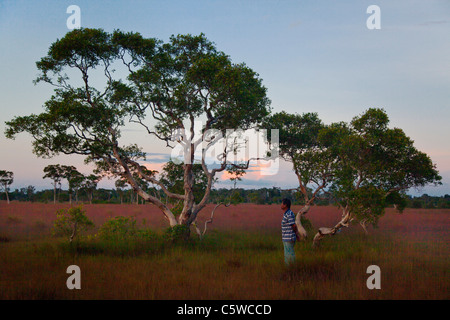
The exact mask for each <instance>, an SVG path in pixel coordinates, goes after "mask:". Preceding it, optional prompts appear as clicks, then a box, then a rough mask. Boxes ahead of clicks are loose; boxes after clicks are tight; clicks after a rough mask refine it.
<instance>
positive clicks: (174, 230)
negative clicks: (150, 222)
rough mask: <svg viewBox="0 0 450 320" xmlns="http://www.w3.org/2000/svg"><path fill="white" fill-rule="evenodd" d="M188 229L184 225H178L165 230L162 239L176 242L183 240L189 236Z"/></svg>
mask: <svg viewBox="0 0 450 320" xmlns="http://www.w3.org/2000/svg"><path fill="white" fill-rule="evenodd" d="M189 231H190V230H189V227H188V226H186V225H182V224H178V225H176V226H173V227H170V228H168V229H166V232H165V234H164V237H165V239H166V240H168V241H172V242H177V241H180V240H185V239H186V238H187V237H188V235H189Z"/></svg>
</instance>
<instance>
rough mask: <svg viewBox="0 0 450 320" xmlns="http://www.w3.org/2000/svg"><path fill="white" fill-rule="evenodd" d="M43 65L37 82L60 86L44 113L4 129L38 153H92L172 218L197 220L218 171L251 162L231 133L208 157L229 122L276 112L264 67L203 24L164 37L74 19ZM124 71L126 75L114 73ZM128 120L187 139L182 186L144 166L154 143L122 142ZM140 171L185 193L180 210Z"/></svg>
mask: <svg viewBox="0 0 450 320" xmlns="http://www.w3.org/2000/svg"><path fill="white" fill-rule="evenodd" d="M37 67H38V69H39V71H40V72H41V73H40V75H39V77H38V78H37V80H36V82H42V81H44V82H47V83H50V84H52V85H54V86H55V90H54V95H53V96H52V97H51V98H50V99H49V100H48V101H47V102H46V103H45V105H44V108H45V110H44V112H42V113H41V114H38V115H34V114H33V115H30V116H24V117H16V118H14V119H13V120H12V121H9V122H7V129H6V136H7V137H9V138H13V137H14V136H15V135H16V134H18V133H20V132H23V131H25V132H28V133H30V134H31V135H32V136H33V139H34V140H33V147H34V152H35V153H36V154H37V155H38V156H42V157H51V156H54V155H58V154H61V153H63V154H81V155H84V156H86V157H87V159H88V161H92V162H95V163H97V164H98V165H99V168H102V169H104V170H107V171H108V172H109V173H110V174H114V175H116V176H120V177H123V178H124V179H126V180H127V182H128V183H129V184H130V185H131V187H132V188H133V189H134V190H135V191H136V192H137V193H138V194H139V195H140V196H141V197H142V198H144V199H145V200H147V201H149V202H151V203H153V204H155V205H156V206H158V208H159V209H160V210H161V212H162V213H163V214H164V216H165V217H166V218H167V219H168V221H169V223H170V225H171V226H175V225H177V224H183V225H186V226H190V224H191V223H192V222H193V221H195V219H196V217H197V214H198V212H199V211H200V210H201V209H202V208H204V206H205V205H206V203H207V201H208V199H209V195H210V190H211V187H212V184H213V181H214V178H215V176H216V175H217V174H218V173H219V172H222V171H224V170H227V169H229V168H230V167H233V166H235V167H236V166H240V167H243V168H245V167H247V166H248V161H247V162H245V163H243V164H241V163H236V162H233V161H230V160H231V158H230V155H231V153H232V152H233V151H234V148H233V147H232V146H231V145H230V144H229V143H224V144H223V148H222V150H221V152H219V156H218V157H216V160H217V162H216V164H215V165H214V166H211V165H208V161H207V158H206V157H207V154H208V149H209V148H212V147H213V146H217V143H218V142H219V141H220V138H222V139H225V140H226V137H227V135H226V134H225V133H226V129H237V128H240V129H243V130H245V129H248V128H250V127H252V126H255V125H257V124H258V123H259V122H260V121H261V119H262V118H263V117H265V116H266V115H268V114H269V112H270V108H269V104H270V101H269V99H268V98H267V97H266V88H265V87H264V86H263V85H262V81H261V79H260V78H259V76H258V75H257V74H256V73H255V72H254V71H253V70H252V69H250V68H249V67H247V66H246V65H245V64H243V63H241V64H236V63H233V62H232V61H231V59H230V57H228V56H227V55H225V54H224V53H223V52H220V51H218V50H217V49H216V47H215V45H214V44H213V43H212V42H210V41H209V40H208V39H207V38H206V37H205V36H204V35H203V34H201V35H199V36H192V35H178V36H172V37H171V38H170V40H169V41H168V42H167V43H163V42H162V41H160V40H157V39H153V38H144V37H143V36H141V35H140V34H139V33H124V32H121V31H115V32H114V33H107V32H105V31H103V30H101V29H76V30H73V31H71V32H69V33H67V34H66V35H65V36H64V37H63V38H62V39H59V40H57V41H56V42H54V43H53V44H52V45H51V46H50V49H49V51H48V55H47V56H45V57H43V58H42V59H41V60H40V61H38V62H37ZM114 70H117V72H114ZM123 74H126V78H125V77H124V76H122V77H121V78H115V77H116V76H118V75H123ZM100 77H102V79H103V82H102V79H100ZM92 79H95V81H92ZM94 83H95V85H94ZM127 121H131V122H133V123H137V124H138V125H141V126H142V127H143V128H144V129H145V131H146V132H147V133H148V134H149V135H150V136H151V138H152V139H154V137H156V138H157V139H160V140H162V141H164V142H165V143H166V145H167V146H169V147H172V148H173V147H177V148H178V147H180V150H181V154H182V158H183V190H182V192H181V193H174V192H171V191H169V190H168V189H167V188H166V187H165V186H164V185H163V184H162V183H161V182H160V181H159V180H158V179H157V178H156V177H154V176H149V175H147V174H146V172H145V170H144V168H145V167H144V166H143V165H142V162H141V161H142V160H143V159H144V158H145V156H146V153H145V152H143V151H142V149H141V148H140V147H139V146H138V145H137V144H132V145H124V144H122V143H121V141H123V140H121V135H122V133H123V130H122V129H123V127H124V125H125V123H126V122H127ZM155 121H156V124H155V125H153V123H154V122H155ZM213 129H214V130H216V131H215V134H212V131H211V130H213ZM219 133H221V134H219ZM142 139H144V137H142ZM150 141H153V140H150ZM196 151H197V154H199V153H200V156H199V159H197V160H198V161H199V163H201V165H202V169H203V171H204V173H205V175H206V177H207V185H206V188H205V191H204V194H203V197H201V199H200V200H197V199H195V197H194V191H193V190H194V188H193V187H194V184H195V180H194V175H193V166H194V162H195V160H196V159H195V156H196ZM198 151H199V152H198ZM133 173H137V174H138V175H139V177H140V178H142V179H145V180H147V181H148V182H150V183H152V184H155V185H157V186H158V187H159V188H161V190H162V191H163V192H165V194H166V195H167V196H168V197H170V198H173V199H178V200H181V201H182V202H183V208H182V211H181V214H180V215H179V217H178V219H177V218H176V217H175V216H174V214H173V213H172V212H171V210H170V209H169V208H168V207H167V206H166V204H165V203H163V202H162V201H161V200H160V199H158V198H157V197H155V196H153V195H151V194H149V193H148V192H146V191H145V190H143V189H142V188H141V187H140V186H139V184H138V183H137V181H136V179H135V177H134V176H133Z"/></svg>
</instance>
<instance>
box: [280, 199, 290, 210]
mask: <svg viewBox="0 0 450 320" xmlns="http://www.w3.org/2000/svg"><path fill="white" fill-rule="evenodd" d="M281 203H282V204H285V205H286V206H287V207H288V209H290V208H291V200H290V199H288V198H284V199H283V200H281Z"/></svg>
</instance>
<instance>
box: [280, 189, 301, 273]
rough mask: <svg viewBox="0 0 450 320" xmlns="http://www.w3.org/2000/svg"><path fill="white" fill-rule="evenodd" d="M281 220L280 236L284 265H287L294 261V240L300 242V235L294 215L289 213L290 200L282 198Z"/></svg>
mask: <svg viewBox="0 0 450 320" xmlns="http://www.w3.org/2000/svg"><path fill="white" fill-rule="evenodd" d="M281 210H283V212H284V214H283V219H282V220H281V236H282V240H283V246H284V263H285V264H286V265H289V264H291V263H293V262H294V261H295V251H294V245H295V241H296V240H300V234H299V232H298V229H297V225H296V224H295V215H294V213H293V212H292V211H291V200H289V199H287V198H284V199H283V200H282V201H281Z"/></svg>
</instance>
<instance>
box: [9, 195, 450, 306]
mask: <svg viewBox="0 0 450 320" xmlns="http://www.w3.org/2000/svg"><path fill="white" fill-rule="evenodd" d="M68 207H69V205H68V204H56V205H54V204H42V203H20V202H12V203H11V204H9V205H8V204H6V202H1V203H0V299H183V300H189V299H250V300H253V299H258V300H259V299H268V300H271V299H276V300H279V299H283V300H285V299H286V300H287V299H449V298H450V294H449V282H450V281H449V280H450V279H449V270H450V260H449V253H450V250H449V240H450V233H449V231H448V230H449V226H450V210H449V209H442V210H439V209H406V210H405V211H404V213H403V214H398V213H396V212H395V211H394V210H393V209H387V211H386V214H385V216H383V217H382V218H381V220H380V222H379V228H377V229H373V228H370V229H369V235H368V236H366V235H365V234H364V232H363V230H362V228H361V227H360V226H359V225H354V226H351V227H350V228H348V229H345V230H343V231H342V232H340V233H339V234H338V235H336V236H334V237H330V238H326V239H324V240H323V241H322V244H321V246H320V247H319V248H312V237H313V236H314V230H313V232H310V234H309V239H308V240H307V241H306V242H300V243H298V244H297V245H296V248H295V250H296V256H297V261H296V263H295V265H293V266H292V267H285V266H284V265H283V247H282V243H281V236H280V221H281V216H282V212H281V210H280V208H279V206H278V205H253V204H240V205H237V206H230V207H228V208H225V207H220V208H219V209H217V210H216V213H215V216H214V222H213V223H212V224H209V225H208V231H207V233H206V236H205V238H204V239H203V240H201V241H200V240H198V238H197V237H196V235H195V234H192V237H191V240H190V241H188V242H171V241H168V240H167V235H166V233H165V230H166V229H167V227H168V224H167V223H166V222H165V220H164V218H163V216H162V214H161V213H160V212H158V209H157V208H156V207H154V206H152V205H113V204H108V205H106V204H105V205H103V204H93V205H84V209H85V210H86V212H87V216H88V217H89V218H90V219H91V220H92V221H93V222H94V223H95V226H96V227H95V228H94V229H93V230H91V231H90V232H87V233H86V234H87V235H88V236H89V235H90V236H89V237H88V238H82V239H80V240H77V241H75V242H74V243H72V244H69V242H68V240H67V239H65V238H55V237H53V236H52V235H51V227H52V224H53V221H54V220H55V218H56V215H55V212H56V210H57V209H60V208H68ZM211 209H212V207H211V206H208V207H207V209H206V210H204V211H203V212H202V213H201V215H200V216H199V220H200V221H199V222H200V223H199V226H200V227H201V228H202V229H203V221H205V219H206V218H207V217H208V215H209V213H210V212H211ZM293 209H294V212H295V210H298V209H299V207H296V206H294V207H293ZM116 216H127V217H134V218H135V220H136V222H137V226H138V228H140V229H147V230H149V231H148V232H147V233H146V237H144V238H139V239H128V240H126V239H125V240H121V241H104V240H99V239H97V238H96V237H95V236H94V235H95V234H96V232H98V228H99V227H100V226H101V225H102V224H103V223H105V222H106V221H107V220H108V219H109V218H112V217H116ZM339 217H340V212H339V211H338V209H337V208H335V207H313V208H311V210H310V212H309V213H308V218H309V220H310V221H311V223H312V225H313V228H314V229H315V230H316V229H317V228H318V227H322V226H332V225H334V223H335V222H337V221H338V219H339ZM69 265H77V266H79V267H80V269H81V290H69V289H67V287H66V280H67V278H68V277H69V274H67V273H66V269H67V267H68V266H69ZM370 265H378V266H379V267H380V269H381V289H380V290H376V289H374V290H369V289H368V288H367V286H366V280H367V278H368V277H369V276H370V275H369V274H367V273H366V270H367V267H368V266H370Z"/></svg>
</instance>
